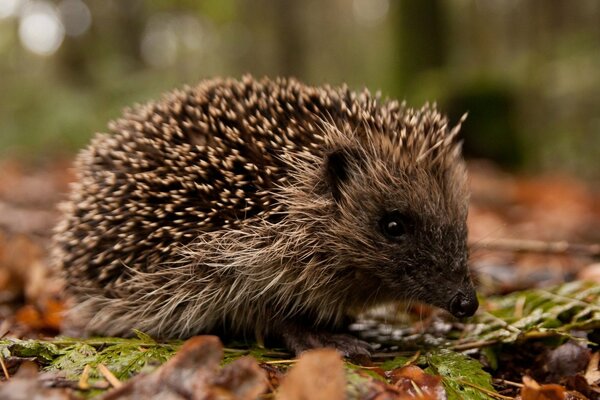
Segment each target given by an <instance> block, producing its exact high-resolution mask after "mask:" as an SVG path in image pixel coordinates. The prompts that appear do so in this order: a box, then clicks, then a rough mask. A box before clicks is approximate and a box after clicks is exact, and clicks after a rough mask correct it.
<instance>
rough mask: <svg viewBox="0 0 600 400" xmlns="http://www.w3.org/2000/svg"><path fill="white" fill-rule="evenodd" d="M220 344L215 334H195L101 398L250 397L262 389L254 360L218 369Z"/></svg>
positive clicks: (240, 399)
mask: <svg viewBox="0 0 600 400" xmlns="http://www.w3.org/2000/svg"><path fill="white" fill-rule="evenodd" d="M222 358H223V346H222V345H221V342H220V341H219V339H218V338H217V337H216V336H196V337H194V338H191V339H189V340H188V341H186V342H185V343H184V344H183V346H182V347H181V349H180V350H179V351H178V352H177V354H176V355H175V356H174V357H173V358H171V359H170V360H169V361H167V362H166V363H165V364H163V366H161V367H160V368H158V369H157V370H156V371H154V372H153V373H150V374H143V373H142V374H140V375H137V376H136V377H134V378H132V379H130V380H129V381H127V382H125V383H124V384H123V385H122V386H121V387H119V388H117V389H114V390H112V391H110V392H108V393H106V394H105V395H104V396H103V397H102V399H104V400H128V399H140V398H142V399H145V398H148V399H159V400H161V399H164V400H166V399H169V400H179V399H180V400H184V399H185V400H200V399H236V400H251V399H254V398H256V397H257V396H259V395H260V394H261V393H263V392H264V391H265V390H266V387H267V383H266V376H265V373H264V371H263V370H262V369H261V368H260V367H259V366H258V364H257V363H256V361H255V360H254V359H252V358H250V357H244V358H240V359H238V360H236V361H235V362H233V363H231V364H229V365H228V366H226V367H225V368H223V369H220V367H219V364H220V362H221V360H222Z"/></svg>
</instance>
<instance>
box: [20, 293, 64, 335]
mask: <svg viewBox="0 0 600 400" xmlns="http://www.w3.org/2000/svg"><path fill="white" fill-rule="evenodd" d="M63 311H64V304H63V302H62V301H59V300H56V299H45V301H44V303H43V304H42V305H41V306H40V307H35V306H33V305H31V304H27V305H25V306H23V307H21V308H20V309H19V310H18V311H17V315H16V319H17V321H18V322H19V323H21V324H23V325H25V326H27V327H28V328H30V329H33V330H53V331H57V332H58V331H59V330H60V327H61V323H62V315H63Z"/></svg>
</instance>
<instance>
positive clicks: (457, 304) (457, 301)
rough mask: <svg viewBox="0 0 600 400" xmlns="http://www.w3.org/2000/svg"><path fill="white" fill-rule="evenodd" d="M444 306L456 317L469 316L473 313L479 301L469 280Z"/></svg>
mask: <svg viewBox="0 0 600 400" xmlns="http://www.w3.org/2000/svg"><path fill="white" fill-rule="evenodd" d="M446 308H447V310H448V311H450V312H451V313H452V315H454V316H455V317H456V318H464V317H470V316H472V315H473V314H475V311H477V308H479V301H478V300H477V294H476V293H475V288H474V287H473V284H472V283H471V282H469V285H468V286H465V287H463V288H461V289H459V290H457V291H456V293H455V294H454V296H452V298H451V299H450V302H449V303H448V306H447V307H446Z"/></svg>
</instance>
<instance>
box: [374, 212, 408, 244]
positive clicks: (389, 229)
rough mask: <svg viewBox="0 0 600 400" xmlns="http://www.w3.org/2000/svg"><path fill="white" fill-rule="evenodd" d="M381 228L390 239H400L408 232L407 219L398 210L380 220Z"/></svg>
mask: <svg viewBox="0 0 600 400" xmlns="http://www.w3.org/2000/svg"><path fill="white" fill-rule="evenodd" d="M379 228H380V229H381V232H382V233H383V234H384V235H385V236H387V237H388V238H390V239H399V238H400V237H401V236H403V235H404V234H405V233H406V230H407V229H406V228H407V223H406V217H405V216H404V215H402V213H400V212H399V211H397V210H395V211H392V212H389V213H386V214H385V215H384V216H383V217H382V218H381V220H379Z"/></svg>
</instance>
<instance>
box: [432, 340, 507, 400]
mask: <svg viewBox="0 0 600 400" xmlns="http://www.w3.org/2000/svg"><path fill="white" fill-rule="evenodd" d="M426 359H427V362H428V364H429V366H428V367H427V368H426V369H425V372H428V373H430V374H433V375H440V376H441V377H442V382H443V384H444V387H445V389H446V394H447V396H448V400H462V399H470V400H479V399H481V400H488V399H490V398H491V397H490V396H489V395H488V394H487V393H496V391H495V390H494V388H493V387H492V378H491V376H490V375H489V374H488V373H487V372H485V371H484V370H483V367H482V365H481V364H480V363H479V362H478V361H477V360H474V359H472V358H470V357H468V356H466V355H464V354H461V353H456V352H453V351H449V350H441V351H437V352H433V353H430V354H427V355H426Z"/></svg>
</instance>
